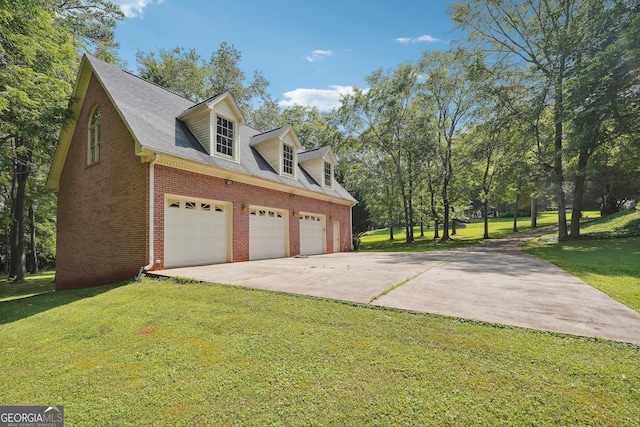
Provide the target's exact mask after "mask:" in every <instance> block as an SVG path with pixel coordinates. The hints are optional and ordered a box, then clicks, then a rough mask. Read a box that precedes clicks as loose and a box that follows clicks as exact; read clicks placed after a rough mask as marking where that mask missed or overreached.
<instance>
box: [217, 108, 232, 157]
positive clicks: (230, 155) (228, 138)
mask: <svg viewBox="0 0 640 427" xmlns="http://www.w3.org/2000/svg"><path fill="white" fill-rule="evenodd" d="M221 121H222V122H223V123H222V124H221V123H220V122H221ZM225 122H226V123H225ZM225 125H226V126H225ZM229 125H230V126H229ZM220 127H222V128H223V129H226V130H227V132H228V131H230V132H231V136H229V135H225V134H224V132H223V133H220V132H219V131H218V130H219V128H220ZM236 134H237V131H236V123H235V122H234V121H233V120H230V119H228V118H226V117H223V116H218V115H216V132H215V141H214V144H215V147H214V151H215V153H216V155H218V156H220V157H226V158H229V159H235V158H236V153H237V144H236V138H237V137H236ZM218 138H224V139H225V140H226V141H225V142H228V141H230V143H231V145H230V146H229V147H227V145H223V144H222V143H219V142H218ZM218 147H224V148H227V149H228V150H230V151H231V154H228V153H225V152H223V151H221V150H219V149H218Z"/></svg>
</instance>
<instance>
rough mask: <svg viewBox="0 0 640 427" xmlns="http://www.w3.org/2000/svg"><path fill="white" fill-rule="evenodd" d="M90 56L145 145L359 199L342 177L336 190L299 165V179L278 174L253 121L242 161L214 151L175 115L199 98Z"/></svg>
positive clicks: (243, 130)
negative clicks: (256, 142)
mask: <svg viewBox="0 0 640 427" xmlns="http://www.w3.org/2000/svg"><path fill="white" fill-rule="evenodd" d="M86 58H87V61H88V62H89V64H90V65H91V67H92V69H93V70H94V73H95V75H96V76H97V78H98V79H99V80H100V82H101V83H102V85H103V87H104V88H105V90H106V91H107V93H108V94H109V96H110V97H111V99H112V100H113V103H114V104H115V106H116V107H117V108H118V109H119V110H120V112H121V114H122V117H123V119H124V121H125V122H126V124H127V125H128V126H129V128H130V129H131V132H132V133H133V136H134V138H135V139H136V140H137V141H138V142H139V143H140V145H141V146H142V147H143V148H146V149H147V150H150V151H152V152H157V153H164V154H169V155H173V156H177V157H181V158H184V159H187V160H192V161H196V162H199V163H202V164H205V165H209V166H212V167H218V168H223V169H228V170H230V171H234V172H238V173H242V174H245V175H247V176H251V177H257V178H260V179H264V180H266V181H272V182H277V183H279V184H285V185H288V186H290V187H292V191H293V189H296V188H298V189H303V190H308V191H313V192H315V193H319V194H323V195H326V196H331V197H337V198H340V199H343V200H345V201H348V202H350V203H356V200H355V199H354V198H353V197H352V196H351V195H350V194H349V193H348V192H347V191H346V190H345V189H344V188H343V187H342V186H341V185H340V184H339V183H338V182H335V181H334V183H333V188H332V189H327V188H323V187H322V186H320V185H318V183H316V182H315V181H314V180H313V178H311V177H310V176H309V174H308V173H306V171H305V170H304V169H303V168H302V167H301V166H298V167H299V170H300V171H301V173H299V174H298V179H297V180H295V179H292V178H289V177H283V176H280V175H278V174H277V173H276V172H275V171H274V170H273V168H272V167H271V166H270V165H269V164H268V163H267V162H266V161H265V160H264V159H263V158H262V156H260V154H259V153H258V152H257V151H256V150H255V149H254V148H253V147H251V145H250V140H251V137H254V136H256V135H259V134H261V133H262V132H260V131H258V130H255V129H253V128H251V127H249V126H245V125H242V126H240V132H239V138H240V139H239V147H240V163H235V162H233V161H229V160H224V159H220V158H217V157H213V156H210V155H209V154H207V152H206V151H205V149H204V148H203V147H202V145H201V144H200V143H199V142H198V140H197V139H196V138H195V136H193V134H192V133H191V131H190V130H189V128H188V127H187V125H186V124H185V123H184V122H182V121H180V120H179V119H177V117H179V116H181V114H182V113H184V112H185V111H186V110H188V109H189V108H192V107H194V106H195V105H196V103H194V102H192V101H190V100H188V99H186V98H183V97H181V96H179V95H176V94H175V93H173V92H171V91H168V90H166V89H164V88H161V87H160V86H156V85H154V84H153V83H150V82H148V81H146V80H144V79H142V78H140V77H137V76H135V75H133V74H131V73H128V72H126V71H123V70H121V69H119V68H117V67H114V66H113V65H110V64H107V63H106V62H103V61H100V60H99V59H97V58H95V57H93V56H90V55H86ZM275 131H278V130H277V129H276V130H275ZM314 151H315V150H314Z"/></svg>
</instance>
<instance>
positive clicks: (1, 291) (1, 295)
mask: <svg viewBox="0 0 640 427" xmlns="http://www.w3.org/2000/svg"><path fill="white" fill-rule="evenodd" d="M55 275H56V273H55V271H45V272H42V273H37V274H29V275H27V276H26V278H25V281H24V282H23V283H13V282H12V281H11V280H8V279H7V278H6V277H0V302H2V301H9V300H12V299H16V298H25V297H30V296H33V295H38V294H42V293H46V292H53V290H54V288H55V283H54V278H55Z"/></svg>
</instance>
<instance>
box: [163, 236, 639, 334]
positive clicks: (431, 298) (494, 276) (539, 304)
mask: <svg viewBox="0 0 640 427" xmlns="http://www.w3.org/2000/svg"><path fill="white" fill-rule="evenodd" d="M543 232H544V231H540V230H536V231H535V232H533V233H521V234H518V235H515V236H512V237H510V238H506V239H501V240H496V241H492V242H488V243H485V244H480V245H474V246H471V247H467V248H464V249H458V250H453V251H437V252H423V253H376V252H359V253H339V254H328V255H318V256H311V257H307V258H282V259H272V260H262V261H251V262H242V263H231V264H217V265H209V266H201V267H186V268H176V269H170V270H162V271H155V272H153V274H156V275H159V276H167V277H184V278H191V279H195V280H199V281H203V282H213V283H225V284H233V285H240V286H245V287H250V288H257V289H268V290H273V291H278V292H287V293H293V294H302V295H311V296H317V297H323V298H330V299H336V300H344V301H353V302H359V303H366V304H373V305H377V306H384V307H394V308H399V309H406V310H414V311H420V312H426V313H436V314H441V315H446V316H453V317H459V318H465V319H473V320H480V321H485V322H492V323H499V324H505V325H512V326H520V327H524V328H531V329H538V330H545V331H553V332H561V333H566V334H572V335H580V336H588V337H600V338H605V339H610V340H615V341H623V342H630V343H635V344H640V314H639V313H637V312H635V311H634V310H631V309H630V308H628V307H626V306H624V305H623V304H620V303H619V302H617V301H615V300H613V299H611V298H609V297H608V296H607V295H605V294H604V293H602V292H600V291H598V290H596V289H595V288H593V287H591V286H589V285H587V284H585V283H583V282H582V281H580V280H579V279H577V278H576V277H574V276H571V275H569V274H568V273H566V272H564V271H562V270H560V269H558V268H557V267H555V266H553V265H552V264H549V263H547V262H545V261H542V260H540V259H538V258H536V257H533V256H530V255H527V254H524V253H522V252H521V251H520V250H519V248H520V245H521V244H522V242H523V240H525V239H527V238H530V237H531V236H532V235H534V234H541V233H543Z"/></svg>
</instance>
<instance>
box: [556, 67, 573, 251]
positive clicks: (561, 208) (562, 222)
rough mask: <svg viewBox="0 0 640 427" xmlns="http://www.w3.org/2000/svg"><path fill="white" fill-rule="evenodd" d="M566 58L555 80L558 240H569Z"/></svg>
mask: <svg viewBox="0 0 640 427" xmlns="http://www.w3.org/2000/svg"><path fill="white" fill-rule="evenodd" d="M564 65H565V63H564V60H563V61H562V62H561V70H560V71H559V72H558V77H557V78H556V82H555V99H554V103H555V105H554V121H555V135H554V149H555V150H554V159H553V172H554V177H555V181H556V182H555V184H556V191H557V203H558V240H567V239H568V238H569V233H568V230H567V203H566V200H565V194H564V168H563V165H562V152H563V139H562V138H563V135H562V132H563V126H562V125H563V121H562V120H563V113H564V111H563V106H562V103H563V102H564V93H563V83H564Z"/></svg>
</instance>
